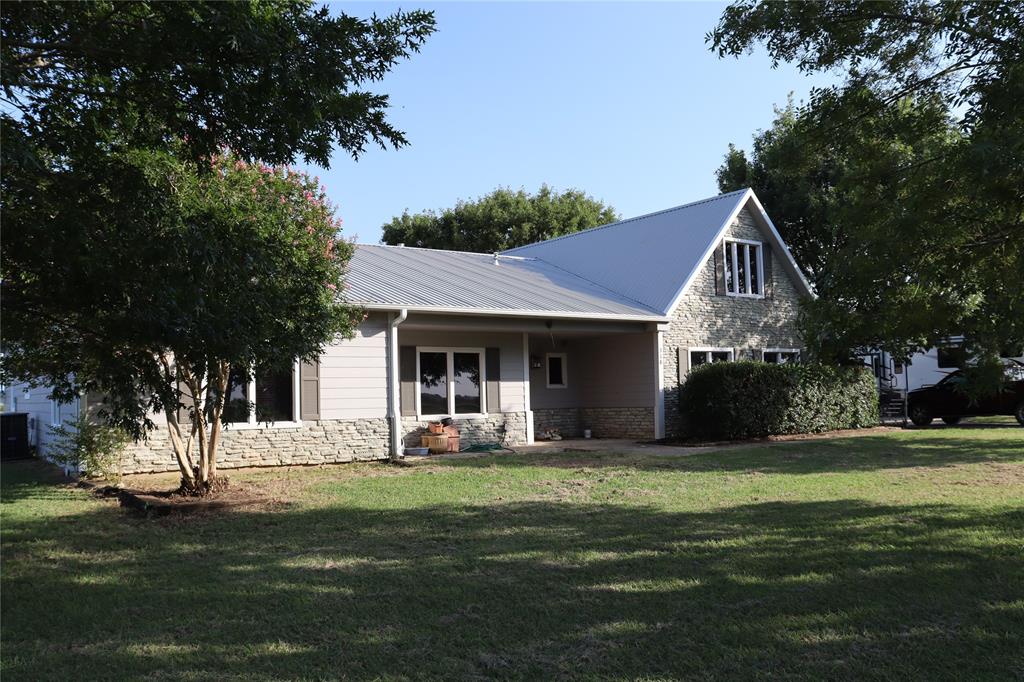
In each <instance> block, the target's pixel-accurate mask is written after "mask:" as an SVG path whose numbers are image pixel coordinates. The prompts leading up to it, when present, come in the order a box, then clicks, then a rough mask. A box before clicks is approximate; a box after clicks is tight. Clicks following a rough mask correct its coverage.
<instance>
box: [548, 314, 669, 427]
mask: <svg viewBox="0 0 1024 682" xmlns="http://www.w3.org/2000/svg"><path fill="white" fill-rule="evenodd" d="M548 353H565V355H566V358H565V368H566V375H567V377H568V385H567V386H566V387H565V388H548V387H547V364H546V360H545V356H546V355H547V354H548ZM530 354H531V355H533V356H536V357H537V359H539V360H540V361H541V365H542V366H541V367H539V368H532V369H531V370H530V382H531V392H530V397H531V407H532V408H533V409H536V410H543V409H559V408H573V407H651V406H653V405H654V391H655V381H656V378H655V377H656V372H655V368H654V363H655V358H654V337H653V333H646V334H610V335H607V336H597V337H590V338H569V339H559V338H558V337H557V336H555V338H554V340H552V339H551V338H543V337H534V338H532V339H531V343H530Z"/></svg>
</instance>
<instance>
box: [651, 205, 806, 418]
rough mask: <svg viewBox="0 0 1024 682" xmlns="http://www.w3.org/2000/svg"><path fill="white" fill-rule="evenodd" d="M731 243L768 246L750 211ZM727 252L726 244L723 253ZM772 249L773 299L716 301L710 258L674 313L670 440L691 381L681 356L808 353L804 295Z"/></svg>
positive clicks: (667, 336)
mask: <svg viewBox="0 0 1024 682" xmlns="http://www.w3.org/2000/svg"><path fill="white" fill-rule="evenodd" d="M725 238H726V239H730V238H740V239H753V240H758V241H767V239H766V236H765V235H764V234H763V233H762V232H761V229H760V228H759V227H758V225H757V223H756V222H755V221H754V218H753V216H752V215H751V214H750V213H749V211H748V210H747V209H744V210H743V211H741V212H740V215H739V216H738V217H737V219H736V221H735V222H734V223H733V224H732V225H731V226H730V228H729V229H728V230H727V231H726V236H725ZM718 248H721V246H720V244H719V247H718ZM784 257H785V256H783V255H782V254H781V253H779V250H778V249H772V285H773V289H774V291H773V295H772V297H771V298H763V299H762V298H737V297H734V296H718V295H715V262H714V258H709V259H708V261H707V263H705V264H704V267H703V268H702V269H701V271H700V273H699V274H698V276H697V278H696V279H695V280H694V282H693V284H692V286H691V287H690V289H689V291H687V293H686V296H684V297H683V300H682V301H680V303H679V306H678V307H677V308H676V310H675V312H674V313H673V318H672V321H671V322H670V323H669V328H668V330H667V331H666V332H664V337H663V361H664V372H665V374H664V380H665V435H666V436H669V437H673V436H678V435H681V430H682V426H681V419H680V415H679V387H680V386H681V385H682V382H683V381H684V380H685V378H686V371H687V363H688V358H687V357H683V358H682V363H680V362H679V350H680V349H684V350H687V352H688V349H689V348H694V347H697V348H699V347H720V348H732V349H733V352H734V354H737V359H753V358H754V351H760V350H761V349H762V348H802V347H803V343H802V342H801V339H800V333H799V330H798V328H797V311H798V306H799V300H800V295H799V293H798V291H797V289H796V285H795V284H794V282H793V280H792V279H791V278H790V276H789V274H788V273H787V271H786V269H785V267H784V266H783V265H782V263H781V262H780V261H781V259H782V258H784Z"/></svg>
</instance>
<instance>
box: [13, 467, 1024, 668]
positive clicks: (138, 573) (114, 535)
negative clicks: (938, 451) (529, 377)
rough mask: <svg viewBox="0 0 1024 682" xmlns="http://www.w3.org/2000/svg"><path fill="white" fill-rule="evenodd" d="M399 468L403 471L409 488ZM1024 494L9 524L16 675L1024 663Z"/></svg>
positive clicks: (107, 517) (110, 512) (93, 516)
mask: <svg viewBox="0 0 1024 682" xmlns="http://www.w3.org/2000/svg"><path fill="white" fill-rule="evenodd" d="M396 484H398V483H396ZM1022 534H1024V514H1022V513H1021V512H1020V511H1009V512H1008V511H990V512H982V511H978V510H973V509H965V508H959V507H951V506H943V505H932V506H880V505H871V504H864V503H862V502H858V501H854V500H839V501H829V502H792V503H787V502H774V503H770V504H752V505H746V506H739V507H732V508H726V509H720V510H712V511H707V512H700V513H671V512H666V511H663V510H658V509H654V508H650V507H642V506H640V507H637V506H633V507H626V506H616V505H608V504H587V503H576V504H570V503H562V502H519V503H507V504H501V503H494V504H491V505H486V506H484V505H481V506H435V507H426V508H415V509H387V510H380V509H363V508H356V507H347V506H331V507H322V508H298V509H289V510H285V511H279V512H245V513H243V512H235V513H228V514H223V515H219V516H211V517H208V518H203V519H190V520H188V521H176V520H173V519H165V520H142V519H133V518H130V517H125V516H123V515H121V514H119V513H118V512H116V510H114V509H112V508H102V509H98V510H96V511H93V512H90V513H87V514H79V515H70V516H64V517H58V518H57V519H56V520H52V519H51V520H50V521H49V522H45V523H44V522H42V521H40V520H38V519H35V518H31V517H27V518H19V519H17V520H15V521H14V522H11V523H9V524H5V528H4V535H5V538H4V544H5V552H4V575H3V578H4V605H3V628H2V632H3V645H4V646H3V650H4V666H3V667H4V673H5V677H6V676H9V678H8V679H70V678H74V679H94V678H128V677H135V678H140V677H152V676H160V678H161V679H214V678H216V679H223V678H233V677H246V678H248V679H281V678H286V679H295V678H304V679H321V678H335V677H340V676H347V677H353V678H378V677H406V678H425V679H433V678H492V677H499V678H528V679H547V678H567V677H595V676H609V677H629V678H636V677H699V678H703V679H735V678H750V677H760V676H764V677H767V676H783V677H786V676H790V677H800V678H814V679H821V678H831V679H836V678H847V679H883V678H887V679H892V678H905V677H920V678H932V679H940V678H951V677H959V678H963V677H973V678H980V677H986V676H988V677H1012V676H1013V675H1015V674H1019V673H1020V672H1021V670H1022V667H1021V666H1022V665H1024V659H1022V657H1021V652H1022V651H1024V607H1022V604H1024V580H1022V577H1024V576H1022V559H1021V544H1020V538H1021V537H1022Z"/></svg>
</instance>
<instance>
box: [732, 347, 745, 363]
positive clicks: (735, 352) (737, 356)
mask: <svg viewBox="0 0 1024 682" xmlns="http://www.w3.org/2000/svg"><path fill="white" fill-rule="evenodd" d="M732 359H733V362H739V361H740V360H742V359H743V349H742V348H733V349H732Z"/></svg>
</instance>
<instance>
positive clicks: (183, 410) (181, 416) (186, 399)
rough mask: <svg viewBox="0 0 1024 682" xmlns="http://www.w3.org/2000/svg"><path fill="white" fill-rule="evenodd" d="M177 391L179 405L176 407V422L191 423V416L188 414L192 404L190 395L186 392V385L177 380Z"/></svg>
mask: <svg viewBox="0 0 1024 682" xmlns="http://www.w3.org/2000/svg"><path fill="white" fill-rule="evenodd" d="M178 391H179V392H180V394H181V397H180V400H181V406H180V407H179V408H178V423H179V424H181V425H186V424H191V423H192V418H191V417H190V416H189V408H191V407H192V405H193V401H192V396H191V395H190V394H189V392H188V386H186V385H185V384H184V383H183V382H181V381H179V382H178Z"/></svg>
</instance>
